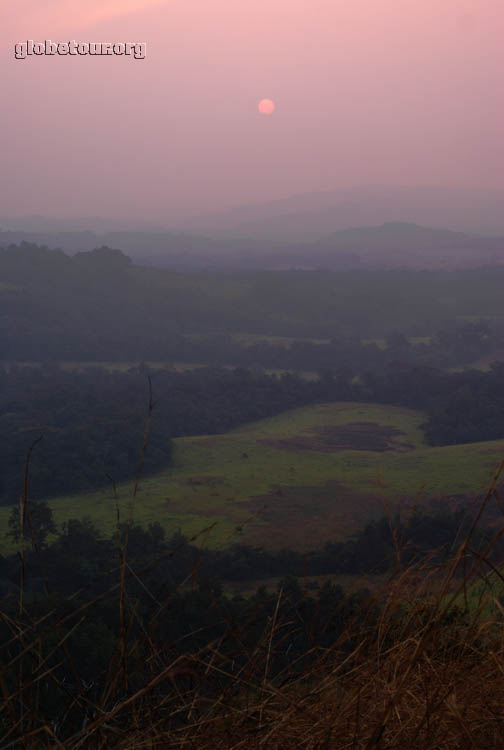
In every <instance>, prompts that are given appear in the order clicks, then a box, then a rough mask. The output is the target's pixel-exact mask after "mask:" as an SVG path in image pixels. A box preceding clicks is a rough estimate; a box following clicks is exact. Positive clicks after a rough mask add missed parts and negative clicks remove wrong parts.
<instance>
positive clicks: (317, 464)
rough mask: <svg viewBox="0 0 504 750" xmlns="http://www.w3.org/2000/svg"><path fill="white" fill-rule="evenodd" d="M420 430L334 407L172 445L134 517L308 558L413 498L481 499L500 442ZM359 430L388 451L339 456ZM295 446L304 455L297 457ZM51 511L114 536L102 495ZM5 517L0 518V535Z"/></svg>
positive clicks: (126, 491) (392, 418)
mask: <svg viewBox="0 0 504 750" xmlns="http://www.w3.org/2000/svg"><path fill="white" fill-rule="evenodd" d="M423 420H424V416H423V415H422V414H421V413H420V412H416V411H412V410H408V409H401V408H398V407H391V406H383V405H377V404H351V403H350V404H349V403H333V404H322V405H318V406H314V407H306V408H301V409H295V410H293V411H289V412H285V413H284V414H282V415H280V416H278V417H274V418H271V419H265V420H261V421H258V422H254V423H252V424H249V425H246V426H243V427H240V428H238V429H236V430H233V431H231V432H228V433H226V434H225V435H214V436H202V437H185V438H179V439H177V440H176V441H175V451H174V460H173V464H172V466H171V467H170V468H168V469H166V470H165V471H163V472H160V473H159V474H156V475H154V476H150V477H146V478H145V479H143V480H142V482H141V485H140V490H139V493H138V496H137V500H136V505H135V508H134V511H133V518H134V520H135V521H137V522H140V523H142V524H148V523H151V522H153V521H159V522H160V523H162V524H163V526H164V527H165V528H166V530H167V532H168V533H173V532H174V531H176V530H178V529H180V531H181V532H182V533H184V534H186V535H188V536H193V535H194V534H196V533H197V532H199V531H201V529H203V528H206V527H208V526H211V527H212V529H211V531H209V532H208V534H207V535H205V537H204V539H203V540H200V541H201V543H205V544H208V545H210V546H226V545H228V544H230V543H233V542H236V541H240V540H241V541H243V542H246V543H251V544H261V545H264V546H265V547H284V546H292V547H301V548H303V547H305V548H307V547H313V546H318V545H319V544H321V543H323V542H324V541H326V540H328V539H338V538H339V539H342V538H344V537H346V536H347V535H348V534H349V533H352V532H353V531H355V530H356V529H358V528H359V527H361V526H362V525H363V524H364V523H365V522H366V521H367V520H369V519H370V518H372V517H374V516H378V515H381V514H382V513H383V507H384V503H385V504H386V505H387V506H388V507H390V508H394V507H399V506H402V507H406V506H409V505H410V504H411V502H413V501H414V500H415V499H416V500H418V501H419V502H430V501H432V500H436V499H440V498H443V497H446V496H452V495H460V496H464V497H467V498H472V497H474V496H478V495H479V494H480V493H482V492H483V491H484V490H485V489H486V487H487V484H488V478H489V476H491V475H492V473H493V471H494V469H495V467H496V465H497V464H498V462H499V460H501V459H502V457H503V455H504V440H502V441H494V442H487V443H477V444H469V445H459V446H447V447H441V448H438V447H436V448H432V447H429V446H427V445H425V443H424V440H423V434H422V430H421V428H420V425H421V424H422V422H423ZM363 423H364V425H367V427H366V429H367V430H368V431H369V430H370V429H371V428H372V429H374V430H375V431H376V435H377V436H378V437H379V438H380V440H382V441H383V440H384V439H386V440H387V441H388V445H387V446H386V449H385V450H383V449H380V450H359V449H358V448H357V449H356V448H355V447H354V448H353V449H338V440H339V436H340V435H342V434H344V435H345V439H346V437H348V434H350V435H353V436H354V439H356V440H357V441H358V440H359V439H360V435H361V432H360V431H359V430H361V429H362V424H363ZM359 425H360V427H359ZM370 425H371V427H370ZM343 428H344V432H343V433H342V432H341V430H342V429H343ZM391 428H395V433H394V431H393V430H392V429H391ZM338 430H340V432H338ZM387 431H388V432H387ZM384 435H385V436H386V438H384V437H383V436H384ZM326 438H327V441H328V442H327V446H325V447H324V445H323V440H324V439H326ZM299 440H302V441H303V442H302V445H303V446H304V448H303V449H300V448H299V447H296V446H297V445H298V442H299ZM297 441H298V442H297ZM321 445H322V448H323V449H321ZM306 446H308V447H306ZM131 493H132V483H131V482H130V483H123V484H121V485H120V486H119V487H118V494H119V505H120V508H121V516H122V518H123V519H126V518H127V517H128V513H129V503H130V498H131ZM50 504H51V506H52V508H53V511H54V514H55V518H56V521H57V522H59V523H61V522H63V521H66V520H68V519H69V518H75V517H83V516H89V517H91V518H92V519H93V520H95V521H96V523H97V524H98V526H99V528H101V529H103V531H104V532H106V533H107V534H109V533H111V532H112V531H113V530H114V528H115V522H116V521H115V519H116V506H115V501H114V498H113V493H112V491H111V489H109V488H105V489H102V490H100V491H98V492H93V493H88V494H80V495H73V496H65V497H59V498H55V499H53V500H50ZM9 512H10V509H8V508H0V525H1V527H3V528H5V526H6V522H7V517H8V514H9Z"/></svg>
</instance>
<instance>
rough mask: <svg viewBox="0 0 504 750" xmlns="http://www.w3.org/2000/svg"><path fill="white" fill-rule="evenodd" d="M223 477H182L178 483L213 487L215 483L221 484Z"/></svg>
mask: <svg viewBox="0 0 504 750" xmlns="http://www.w3.org/2000/svg"><path fill="white" fill-rule="evenodd" d="M224 479H225V477H212V476H204V477H187V478H186V479H183V480H182V481H181V482H180V484H182V485H189V486H190V487H215V485H217V484H222V482H223V481H224Z"/></svg>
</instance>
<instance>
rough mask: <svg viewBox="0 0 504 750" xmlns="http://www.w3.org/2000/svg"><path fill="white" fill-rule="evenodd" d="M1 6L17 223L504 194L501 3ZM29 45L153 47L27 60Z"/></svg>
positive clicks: (7, 152)
mask: <svg viewBox="0 0 504 750" xmlns="http://www.w3.org/2000/svg"><path fill="white" fill-rule="evenodd" d="M2 16H3V22H2V27H1V29H0V41H1V50H2V51H1V55H2V59H1V61H0V62H1V65H2V68H3V72H4V76H3V78H4V81H3V105H4V106H3V107H2V110H3V111H2V124H1V126H0V129H1V132H2V141H3V143H4V144H5V145H6V148H4V149H2V157H1V162H2V167H3V169H2V183H3V186H2V200H1V209H0V213H1V214H2V215H4V216H7V215H11V216H22V215H26V214H42V215H47V216H60V217H71V216H98V215H100V216H114V217H118V218H134V219H138V220H145V221H158V222H159V221H161V222H163V223H166V222H167V221H173V220H176V219H177V218H178V217H181V216H186V215H191V214H196V213H201V212H209V211H218V210H221V209H223V208H225V207H227V206H229V205H236V204H246V203H249V202H250V203H258V202H263V201H268V200H272V199H277V198H281V197H283V196H285V195H292V194H295V193H303V192H311V191H325V190H333V189H336V188H340V187H345V186H352V185H359V184H381V185H426V184H427V185H436V186H452V187H459V188H475V187H480V188H493V189H504V170H503V165H504V145H503V138H502V132H503V130H504V105H503V103H502V95H501V90H502V39H503V38H504V6H503V5H502V1H501V0H479V1H478V3H476V2H475V1H474V0H445V1H444V2H443V3H439V1H438V0H352V2H351V3H349V2H348V0H240V2H237V0H101V1H99V0H89V1H88V2H86V3H85V4H83V3H81V2H79V1H78V0H65V2H62V1H61V0H43V1H41V0H18V2H17V3H16V4H15V5H14V4H10V6H9V7H8V8H7V9H3V10H2ZM27 39H34V40H36V41H42V40H45V39H51V40H53V41H57V42H64V41H68V40H72V39H75V40H78V41H81V42H99V41H109V42H127V41H131V42H145V43H146V45H147V54H146V58H145V59H143V60H139V59H134V58H133V57H132V56H129V57H125V56H117V57H116V56H106V57H91V56H79V55H77V56H58V55H55V56H37V57H35V56H31V57H28V58H26V59H24V60H17V59H15V57H14V44H15V43H17V42H21V41H24V40H27ZM265 97H267V98H271V99H272V100H274V102H275V104H276V109H275V112H274V113H273V114H272V115H271V116H264V115H261V114H259V112H258V111H257V103H258V101H259V100H260V99H262V98H265Z"/></svg>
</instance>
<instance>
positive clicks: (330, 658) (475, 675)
mask: <svg viewBox="0 0 504 750" xmlns="http://www.w3.org/2000/svg"><path fill="white" fill-rule="evenodd" d="M503 465H504V464H503ZM503 465H501V467H500V470H499V472H498V473H497V475H496V478H495V481H494V482H493V483H492V485H491V487H490V490H489V492H488V494H487V496H486V497H485V499H484V501H483V503H482V505H481V507H480V508H479V511H478V513H477V514H476V517H475V520H474V524H473V528H472V530H471V533H470V534H469V535H468V537H467V538H466V539H465V540H461V543H460V546H459V547H458V549H457V550H456V551H455V552H454V554H453V557H452V559H451V560H450V561H449V562H448V563H444V564H443V565H435V564H434V563H432V562H431V563H429V562H426V561H423V562H422V563H421V564H418V565H416V566H413V567H410V568H409V569H407V570H404V569H403V568H402V567H401V562H400V558H401V550H400V544H399V543H397V545H396V551H397V567H396V570H395V572H394V574H393V575H391V577H390V580H389V583H388V585H387V587H386V588H385V589H384V590H382V591H381V592H380V593H379V594H377V595H375V596H373V600H372V601H371V602H370V603H368V604H367V605H366V606H367V609H366V611H365V612H362V611H361V612H360V613H359V614H358V615H357V616H355V617H353V618H350V620H349V621H348V622H347V623H346V626H345V628H344V630H343V632H342V633H340V635H339V636H338V637H337V639H336V640H335V641H334V643H332V645H330V646H329V647H328V648H327V647H325V648H322V647H320V646H319V645H317V644H314V645H313V647H312V648H311V650H310V651H309V653H308V654H303V656H302V657H299V656H298V657H296V658H297V659H298V663H297V664H296V663H294V662H291V663H290V664H289V665H288V668H283V670H280V672H279V671H278V670H277V671H276V673H275V674H274V675H273V673H272V664H273V663H274V661H275V656H276V654H277V653H280V652H281V653H283V654H285V651H286V645H287V643H288V639H289V638H292V632H293V627H294V628H295V627H296V623H295V622H292V620H291V621H286V620H285V618H283V617H282V615H281V611H282V610H281V606H280V604H281V601H282V597H283V596H284V593H283V592H282V591H280V592H279V594H278V602H277V608H276V611H275V612H274V613H273V615H272V617H271V619H270V622H269V625H268V627H267V628H266V630H265V631H264V632H262V634H260V635H259V636H258V638H257V642H256V645H255V647H254V648H253V649H252V650H251V652H250V653H248V654H247V657H246V659H241V660H240V662H239V667H237V666H236V665H235V662H234V660H232V659H231V658H230V657H229V650H228V652H227V655H226V649H225V648H223V646H224V644H225V642H226V641H228V640H229V639H231V638H232V639H234V640H239V635H238V634H237V633H236V632H232V633H231V632H228V633H226V635H225V636H224V637H221V638H219V639H218V640H216V641H213V642H211V643H207V644H206V645H204V646H203V647H201V648H199V649H197V650H192V651H188V652H186V653H183V655H180V654H179V655H178V656H177V657H176V658H173V659H170V658H168V654H167V651H166V650H165V649H164V648H163V647H162V646H160V645H159V643H156V638H155V623H152V625H153V628H154V629H153V630H152V631H146V632H144V633H143V634H142V638H141V640H140V639H139V638H137V639H136V640H135V639H132V638H128V637H127V627H126V620H127V618H132V619H134V617H135V612H134V607H133V606H132V603H131V602H129V603H128V597H127V593H126V591H125V589H124V586H125V578H126V576H125V571H126V570H127V568H128V565H127V563H126V549H125V548H124V555H123V560H122V565H121V569H120V571H119V573H120V575H119V579H120V584H119V585H120V591H121V596H120V604H121V625H122V627H121V639H120V640H121V644H120V658H119V659H114V660H113V661H111V672H110V678H109V682H108V685H107V688H106V695H103V697H102V699H101V701H100V703H99V704H95V705H93V706H90V707H89V714H88V716H89V720H88V721H87V722H86V724H85V726H83V727H82V729H80V730H79V731H77V732H76V733H75V734H74V735H73V736H72V737H70V738H66V739H65V740H63V741H62V740H59V739H58V738H57V731H56V729H55V728H54V727H50V726H48V725H43V726H41V725H40V723H39V724H38V726H37V722H36V721H34V717H31V718H30V716H29V715H28V713H27V712H28V708H27V707H26V706H25V704H24V702H23V699H21V700H18V698H16V697H15V696H13V695H12V694H11V695H6V694H5V693H4V695H3V698H2V704H3V705H2V709H3V711H4V712H7V713H8V714H10V715H11V718H12V722H13V723H12V727H13V729H12V733H11V732H8V733H7V736H6V737H5V738H4V740H3V742H2V743H1V745H0V749H1V750H4V749H6V748H8V747H19V748H26V749H28V748H29V749H30V750H31V749H32V748H39V747H51V748H53V747H64V748H71V749H72V750H77V749H78V748H79V749H80V748H82V749H85V748H93V749H94V748H116V749H117V750H127V749H128V750H130V749H131V750H133V748H135V749H136V748H146V749H147V748H149V749H151V750H158V749H159V750H161V749H162V748H191V749H192V748H194V749H195V750H199V749H200V748H201V750H203V748H205V749H208V750H213V749H215V750H217V749H219V750H220V749H222V750H224V749H226V750H228V749H229V750H230V749H233V750H234V749H236V750H238V749H239V748H243V749H244V750H245V749H247V748H271V749H272V750H273V749H274V750H276V749H278V750H280V749H282V750H284V749H285V750H290V749H291V748H292V749H294V748H296V750H297V749H298V748H306V750H316V749H317V750H323V749H327V750H331V749H333V748H334V749H335V750H336V749H337V750H343V749H344V748H345V749H346V748H348V749H349V750H350V749H352V750H371V749H372V748H380V749H381V750H385V749H386V748H387V749H388V750H392V749H394V750H395V749H397V750H405V749H406V748H418V749H419V750H438V749H439V750H442V749H443V750H444V749H445V748H446V750H448V749H450V750H451V749H453V750H455V749H458V748H460V749H461V750H462V749H463V750H466V749H467V748H478V749H479V748H481V750H489V749H490V748H503V747H504V634H503V625H504V610H503V608H502V604H501V597H502V593H503V591H504V588H503V583H504V579H503V578H502V575H501V573H500V570H499V569H497V568H496V567H495V566H494V564H493V563H491V562H490V561H489V555H490V552H491V547H492V546H493V545H494V544H495V542H496V541H497V540H498V539H499V538H500V537H501V536H502V535H503V534H504V527H503V528H502V529H501V530H500V531H497V532H496V534H495V538H494V540H493V542H492V544H490V545H488V547H487V549H479V550H475V549H473V548H472V546H471V538H472V534H473V532H474V529H475V528H476V526H477V524H478V522H479V519H480V517H481V515H482V513H483V511H484V510H485V507H486V506H487V505H488V504H489V503H490V502H493V501H497V502H498V501H499V498H498V496H497V491H496V482H497V479H498V476H499V473H500V471H501V470H502V468H503ZM396 541H397V540H396ZM126 545H127V542H126V544H125V547H126ZM159 606H160V608H161V610H162V606H161V605H159ZM161 610H160V611H161ZM82 615H83V617H84V616H85V608H83V612H82ZM15 631H16V628H15V627H13V632H15ZM284 634H285V635H284ZM17 637H18V639H19V642H20V643H21V644H22V645H23V649H22V651H23V652H24V653H26V652H27V651H29V650H30V649H31V650H33V649H34V648H35V644H36V638H35V639H34V640H33V642H31V643H28V642H27V636H26V632H23V631H22V630H19V632H18V634H17ZM59 646H60V648H61V649H62V650H64V643H61V644H59ZM42 673H43V670H42ZM133 685H134V686H135V687H134V688H132V686H133ZM19 690H20V691H21V692H18V693H17V695H18V697H19V695H20V694H22V687H20V689H19ZM83 701H85V694H84V692H83V693H82V694H81V695H77V696H75V702H83ZM105 706H107V708H106V709H105ZM25 711H26V713H25ZM20 728H22V729H23V731H22V733H21V734H20V732H19V729H20ZM9 735H10V736H9ZM16 735H17V736H16Z"/></svg>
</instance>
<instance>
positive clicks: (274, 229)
mask: <svg viewBox="0 0 504 750" xmlns="http://www.w3.org/2000/svg"><path fill="white" fill-rule="evenodd" d="M385 222H402V223H414V224H421V225H424V226H429V227H436V228H445V227H449V228H451V229H452V230H456V231H461V232H468V233H470V234H484V235H504V190H480V189H461V188H460V189H456V188H442V187H428V186H426V187H424V186H416V187H415V186H414V187H411V186H404V187H390V186H379V185H378V186H363V187H355V188H345V189H340V190H335V191H330V192H318V193H306V194H301V195H294V196H292V197H290V198H285V199H282V200H276V201H269V202H267V203H262V204H254V205H247V206H237V207H235V208H232V209H229V210H227V211H222V212H220V213H214V214H207V215H205V216H194V217H190V218H187V219H185V220H184V221H183V225H184V227H185V228H186V229H187V230H190V231H195V230H196V231H198V232H199V231H202V232H204V233H207V234H212V235H215V234H216V233H220V234H221V235H228V236H229V235H230V234H231V235H235V236H241V237H243V236H246V237H251V238H254V239H267V240H284V241H285V240H290V241H292V240H295V241H307V240H316V239H321V238H322V237H324V235H327V234H330V233H332V232H336V231H338V230H342V229H350V228H352V227H360V226H375V225H381V224H383V223H385Z"/></svg>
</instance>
